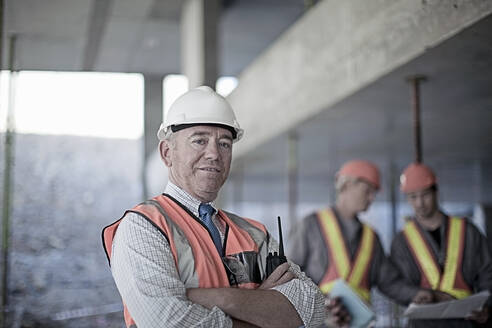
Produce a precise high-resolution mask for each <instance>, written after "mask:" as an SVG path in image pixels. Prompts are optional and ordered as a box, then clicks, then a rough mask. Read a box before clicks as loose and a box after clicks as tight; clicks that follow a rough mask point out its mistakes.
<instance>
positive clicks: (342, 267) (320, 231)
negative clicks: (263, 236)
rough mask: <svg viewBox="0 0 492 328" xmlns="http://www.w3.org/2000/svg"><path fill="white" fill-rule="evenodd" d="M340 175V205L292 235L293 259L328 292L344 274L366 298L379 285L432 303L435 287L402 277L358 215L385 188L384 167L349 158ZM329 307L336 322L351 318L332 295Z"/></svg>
mask: <svg viewBox="0 0 492 328" xmlns="http://www.w3.org/2000/svg"><path fill="white" fill-rule="evenodd" d="M335 178H336V181H335V187H336V195H337V197H336V202H335V205H334V206H333V207H331V208H326V209H323V210H320V211H318V212H317V213H313V214H311V215H309V216H307V217H306V218H305V219H304V220H303V221H302V223H301V225H300V227H298V228H297V229H296V230H295V231H294V233H293V236H291V239H290V240H289V244H290V246H291V247H290V253H289V255H290V259H291V260H292V261H294V262H295V263H297V264H299V265H300V267H301V270H303V271H304V272H306V274H307V275H308V276H309V277H311V278H312V279H313V281H314V282H315V283H317V284H318V285H319V287H320V288H321V291H322V292H323V293H324V294H327V295H329V293H330V290H331V288H332V285H333V282H334V281H335V280H336V279H338V278H341V279H344V280H345V281H346V282H347V283H348V284H349V285H350V286H351V287H352V289H353V290H354V291H355V292H356V293H357V294H358V295H359V297H360V298H361V299H363V300H364V301H366V302H369V301H370V289H371V287H373V286H377V287H378V288H379V289H380V290H381V291H382V292H383V293H384V294H386V295H387V296H389V297H391V298H393V299H395V300H397V301H399V302H400V303H404V302H410V301H414V302H417V303H426V302H430V301H431V299H432V295H431V293H430V292H429V291H425V290H420V288H419V287H415V286H409V285H406V284H403V283H402V282H401V281H402V280H401V279H399V277H398V274H397V271H396V270H395V269H394V268H393V266H392V265H391V263H390V262H389V261H388V259H387V257H386V256H385V253H384V250H383V248H382V246H381V243H380V241H379V238H378V235H377V234H376V233H375V232H374V230H373V229H372V228H371V227H369V225H367V224H365V223H361V222H360V221H359V219H358V217H357V215H358V214H359V213H361V212H364V211H366V210H367V209H368V208H369V206H370V205H371V203H372V201H373V200H374V197H375V195H376V192H377V191H378V189H379V186H380V178H379V170H378V168H377V167H376V166H375V165H374V164H372V163H370V162H368V161H363V160H353V161H349V162H347V163H345V164H344V165H343V166H342V167H341V168H340V170H339V171H338V173H337V174H336V177H335ZM402 295H404V297H402ZM327 308H328V311H329V314H330V315H329V318H328V320H327V321H328V322H329V325H330V326H344V325H346V324H347V323H348V322H349V321H350V319H351V318H350V316H349V315H348V313H347V311H346V309H345V307H344V306H343V304H342V303H341V301H340V300H339V299H328V300H327Z"/></svg>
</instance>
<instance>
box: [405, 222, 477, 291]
mask: <svg viewBox="0 0 492 328" xmlns="http://www.w3.org/2000/svg"><path fill="white" fill-rule="evenodd" d="M465 233H466V222H465V220H464V219H462V218H458V217H449V219H448V231H447V239H446V240H447V245H446V260H445V262H444V272H441V268H440V266H439V265H438V262H437V260H436V257H435V254H434V253H433V252H432V249H431V247H430V245H429V244H428V243H427V240H426V239H425V238H424V236H423V231H422V230H421V228H420V227H419V225H418V224H416V223H415V221H414V220H410V221H408V222H407V223H406V225H405V227H404V229H403V234H404V236H405V238H406V242H407V245H408V248H409V249H410V251H411V253H412V256H413V258H414V260H415V263H416V264H417V266H418V268H419V270H420V277H421V278H420V286H421V287H423V288H430V289H434V290H440V291H443V292H446V293H448V294H450V295H452V296H454V297H456V298H458V299H461V298H465V297H468V296H470V295H471V294H472V291H471V288H470V287H469V286H468V285H467V284H466V282H465V280H464V279H463V274H462V263H463V250H464V248H465Z"/></svg>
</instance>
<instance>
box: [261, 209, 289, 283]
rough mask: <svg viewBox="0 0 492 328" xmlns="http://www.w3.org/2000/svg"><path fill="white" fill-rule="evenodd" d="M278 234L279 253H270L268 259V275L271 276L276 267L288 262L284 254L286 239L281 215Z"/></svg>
mask: <svg viewBox="0 0 492 328" xmlns="http://www.w3.org/2000/svg"><path fill="white" fill-rule="evenodd" d="M278 236H279V247H278V254H277V252H274V253H273V254H272V253H271V252H270V253H268V256H267V259H266V277H265V278H268V276H270V274H272V272H273V271H275V269H276V268H277V267H278V266H279V265H281V264H282V263H285V262H287V258H286V257H285V255H284V241H283V238H282V223H281V222H280V216H279V217H278Z"/></svg>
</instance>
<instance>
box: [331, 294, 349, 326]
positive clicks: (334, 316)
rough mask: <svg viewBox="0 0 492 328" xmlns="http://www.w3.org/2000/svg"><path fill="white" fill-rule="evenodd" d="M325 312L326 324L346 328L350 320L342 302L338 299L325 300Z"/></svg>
mask: <svg viewBox="0 0 492 328" xmlns="http://www.w3.org/2000/svg"><path fill="white" fill-rule="evenodd" d="M325 306H326V310H327V311H328V314H329V316H328V321H329V322H328V323H329V324H331V325H335V326H337V327H348V326H349V323H350V320H351V319H352V318H351V317H350V314H349V313H348V311H347V309H346V308H345V306H344V305H343V303H342V300H341V299H340V298H338V297H335V298H326V300H325Z"/></svg>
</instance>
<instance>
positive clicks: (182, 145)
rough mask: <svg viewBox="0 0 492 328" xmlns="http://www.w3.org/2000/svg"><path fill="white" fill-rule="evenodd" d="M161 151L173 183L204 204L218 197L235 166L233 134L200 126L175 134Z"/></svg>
mask: <svg viewBox="0 0 492 328" xmlns="http://www.w3.org/2000/svg"><path fill="white" fill-rule="evenodd" d="M159 148H160V152H161V157H162V159H163V161H164V163H165V164H166V166H167V167H169V179H170V180H171V182H173V183H174V184H176V185H177V186H178V187H180V188H182V189H184V190H185V191H187V192H188V193H189V194H190V195H192V196H193V197H195V198H197V199H199V200H201V201H202V202H210V201H212V200H214V199H215V198H216V197H217V193H218V192H219V190H220V188H221V187H222V185H223V184H224V182H225V181H226V179H227V176H228V175H229V169H230V166H231V158H232V133H231V131H229V130H227V129H224V128H221V127H214V126H206V125H197V126H193V127H190V128H186V129H183V130H180V131H177V132H175V133H174V135H173V136H171V139H170V140H165V141H163V142H161V144H160V146H159Z"/></svg>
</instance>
